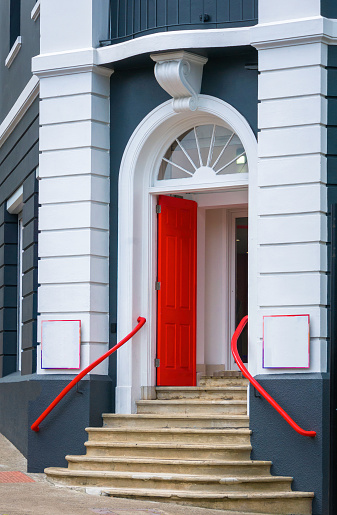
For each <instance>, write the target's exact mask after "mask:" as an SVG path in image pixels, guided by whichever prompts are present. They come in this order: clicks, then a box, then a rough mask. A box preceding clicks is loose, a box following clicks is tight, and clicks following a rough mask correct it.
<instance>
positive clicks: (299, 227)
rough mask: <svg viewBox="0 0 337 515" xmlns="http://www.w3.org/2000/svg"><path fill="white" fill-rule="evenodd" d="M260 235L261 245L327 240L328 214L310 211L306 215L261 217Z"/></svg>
mask: <svg viewBox="0 0 337 515" xmlns="http://www.w3.org/2000/svg"><path fill="white" fill-rule="evenodd" d="M259 235H260V236H259V242H260V244H261V245H266V244H274V243H302V242H303V243H307V242H321V241H323V242H326V241H327V224H326V215H325V214H322V213H308V214H305V215H300V214H299V215H286V216H276V217H275V216H268V217H261V218H260V220H259Z"/></svg>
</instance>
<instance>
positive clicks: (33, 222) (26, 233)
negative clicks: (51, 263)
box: [0, 100, 39, 377]
mask: <svg viewBox="0 0 337 515" xmlns="http://www.w3.org/2000/svg"><path fill="white" fill-rule="evenodd" d="M38 115H39V103H38V100H36V101H35V102H34V103H33V104H32V106H31V107H30V109H29V110H28V111H27V113H26V114H25V116H24V117H23V119H22V120H21V121H20V122H19V124H18V125H17V126H16V128H15V130H14V131H13V132H12V134H11V135H10V136H9V137H8V139H7V140H6V141H5V143H4V144H3V145H2V147H1V148H0V377H3V376H5V375H8V374H11V373H12V372H15V371H16V362H17V356H16V353H17V350H16V341H17V333H16V329H17V327H16V324H17V319H16V314H17V306H16V302H17V301H16V298H17V292H16V286H17V260H18V253H17V235H18V225H17V224H18V218H17V216H16V215H10V214H9V213H8V212H7V208H6V204H7V200H8V199H9V197H10V196H11V195H12V194H13V193H14V192H15V191H16V190H17V189H18V188H19V187H20V186H21V185H23V202H24V205H23V210H22V215H23V217H22V219H23V226H24V227H23V274H24V275H23V301H22V317H23V320H22V321H23V330H22V347H23V352H22V374H23V375H24V374H31V373H32V372H34V371H35V367H36V340H37V338H36V336H37V335H36V316H37V293H36V292H37V259H38V258H37V209H38V204H37V180H36V177H35V169H36V167H37V166H38V162H39V148H38V137H39V120H38Z"/></svg>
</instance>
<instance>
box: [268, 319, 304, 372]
mask: <svg viewBox="0 0 337 515" xmlns="http://www.w3.org/2000/svg"><path fill="white" fill-rule="evenodd" d="M276 317H278V318H281V317H282V318H285V317H308V366H307V367H265V366H264V319H265V318H276ZM309 367H310V315H303V314H301V315H265V316H264V317H263V340H262V368H268V369H271V370H274V369H282V370H285V369H288V368H291V369H293V370H298V369H300V370H302V369H307V368H309Z"/></svg>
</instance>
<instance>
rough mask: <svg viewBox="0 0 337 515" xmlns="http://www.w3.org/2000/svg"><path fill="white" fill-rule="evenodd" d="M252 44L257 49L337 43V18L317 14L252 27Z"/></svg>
mask: <svg viewBox="0 0 337 515" xmlns="http://www.w3.org/2000/svg"><path fill="white" fill-rule="evenodd" d="M250 32H251V45H252V46H254V47H255V48H256V49H257V50H264V49H267V48H276V47H284V46H293V45H305V44H309V43H326V44H329V45H337V20H332V19H329V18H323V17H322V16H316V17H313V18H303V19H299V20H290V21H282V22H275V23H265V24H258V25H255V26H254V27H251V29H250Z"/></svg>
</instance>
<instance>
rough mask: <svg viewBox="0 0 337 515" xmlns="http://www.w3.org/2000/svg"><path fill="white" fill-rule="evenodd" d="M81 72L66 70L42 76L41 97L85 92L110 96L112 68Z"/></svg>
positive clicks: (55, 96) (56, 96)
mask: <svg viewBox="0 0 337 515" xmlns="http://www.w3.org/2000/svg"><path fill="white" fill-rule="evenodd" d="M79 72H80V73H73V74H69V73H67V71H65V72H64V73H60V74H55V76H53V77H42V78H41V79H40V99H41V100H43V99H45V98H52V97H54V98H58V97H59V96H67V95H82V94H84V93H89V94H93V95H101V96H103V97H106V98H109V95H110V81H109V76H110V75H111V73H112V71H111V70H106V69H105V68H102V69H101V68H98V69H96V68H95V69H94V71H84V72H81V70H79ZM37 74H38V72H37Z"/></svg>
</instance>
